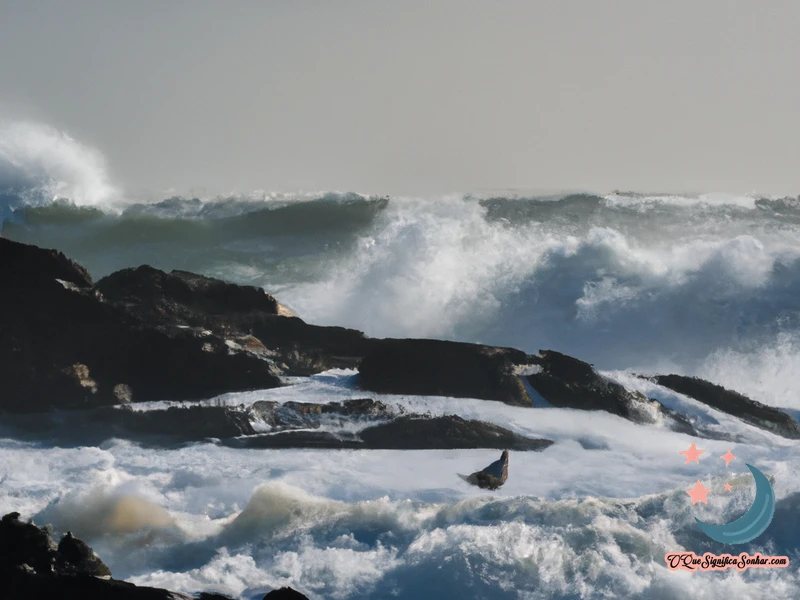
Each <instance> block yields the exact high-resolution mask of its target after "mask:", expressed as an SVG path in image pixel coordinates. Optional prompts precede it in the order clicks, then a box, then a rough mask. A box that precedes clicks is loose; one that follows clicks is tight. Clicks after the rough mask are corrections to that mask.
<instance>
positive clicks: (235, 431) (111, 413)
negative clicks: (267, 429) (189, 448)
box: [91, 405, 255, 441]
mask: <svg viewBox="0 0 800 600" xmlns="http://www.w3.org/2000/svg"><path fill="white" fill-rule="evenodd" d="M91 418H92V420H93V421H95V422H99V423H103V424H104V430H105V431H106V433H107V435H113V436H114V437H129V436H130V434H137V433H138V434H146V435H159V436H173V437H175V438H178V439H181V440H187V441H191V440H202V439H204V438H226V437H235V436H239V435H252V434H254V433H255V430H254V429H253V427H252V425H251V424H250V420H249V419H248V415H247V413H246V412H245V411H243V410H239V409H236V408H228V407H225V406H199V405H195V406H186V407H178V406H172V407H170V408H168V409H166V410H147V411H133V410H124V409H118V408H111V409H104V410H101V411H96V412H95V413H94V414H93V415H92V417H91Z"/></svg>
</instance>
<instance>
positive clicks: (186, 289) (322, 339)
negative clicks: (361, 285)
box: [96, 265, 371, 375]
mask: <svg viewBox="0 0 800 600" xmlns="http://www.w3.org/2000/svg"><path fill="white" fill-rule="evenodd" d="M96 287H97V289H98V290H100V291H101V292H102V294H103V296H104V297H105V298H107V299H108V300H109V301H110V302H114V303H117V304H119V305H121V306H124V307H125V308H126V310H128V311H130V312H132V313H134V314H136V315H138V316H139V317H140V318H142V319H145V320H146V321H147V322H149V323H152V324H159V325H162V326H173V325H181V326H185V327H199V328H204V329H208V330H211V331H212V332H214V333H215V334H216V335H219V336H221V337H224V338H225V339H227V340H230V341H231V342H235V343H236V344H237V345H239V346H241V347H242V349H243V350H245V351H249V352H253V353H256V354H258V355H259V356H262V357H267V358H270V359H271V360H273V361H274V362H275V363H276V364H278V365H280V367H281V368H282V370H283V371H284V372H285V373H286V374H287V375H310V374H313V373H319V372H320V371H325V370H327V369H333V368H355V366H356V365H357V364H358V361H359V360H360V359H361V357H362V356H363V355H364V354H365V353H366V351H367V348H368V347H369V345H370V343H371V340H368V339H367V338H365V337H364V334H363V333H361V332H360V331H355V330H352V329H345V328H343V327H319V326H316V325H309V324H307V323H305V322H304V321H303V320H302V319H299V318H297V317H295V316H287V311H286V309H285V308H284V307H282V306H280V305H279V304H278V302H277V300H275V298H273V297H272V296H270V295H269V294H267V293H265V292H264V291H263V290H262V289H260V288H256V287H252V286H241V285H235V284H232V283H226V282H223V281H220V280H218V279H212V278H210V277H204V276H202V275H196V274H194V273H188V272H186V271H172V272H170V273H165V272H164V271H160V270H158V269H154V268H153V267H150V266H146V265H145V266H141V267H138V268H136V269H125V270H122V271H119V272H117V273H113V274H112V275H109V276H108V277H105V278H103V279H101V280H100V281H99V282H98V283H97V286H96Z"/></svg>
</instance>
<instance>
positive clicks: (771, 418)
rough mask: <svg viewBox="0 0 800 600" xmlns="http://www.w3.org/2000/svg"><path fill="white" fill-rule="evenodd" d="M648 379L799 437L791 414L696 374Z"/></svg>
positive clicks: (736, 414) (799, 429) (787, 435)
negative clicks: (698, 376) (692, 375)
mask: <svg viewBox="0 0 800 600" xmlns="http://www.w3.org/2000/svg"><path fill="white" fill-rule="evenodd" d="M648 379H649V380H650V381H653V382H654V383H657V384H658V385H663V386H664V387H666V388H669V389H671V390H673V391H675V392H678V393H679V394H683V395H684V396H689V397H690V398H694V399H695V400H697V401H698V402H702V403H703V404H706V405H708V406H711V407H713V408H716V409H717V410H721V411H722V412H725V413H728V414H730V415H733V416H735V417H737V418H739V419H741V420H743V421H746V422H747V423H750V424H751V425H755V426H756V427H760V428H761V429H766V430H767V431H771V432H772V433H775V434H777V435H781V436H783V437H787V438H791V439H800V427H798V424H797V422H796V421H795V420H794V419H793V418H792V417H791V416H789V415H788V414H786V413H785V412H783V411H781V410H779V409H777V408H774V407H772V406H767V405H766V404H762V403H761V402H757V401H756V400H751V399H750V398H748V397H747V396H745V395H744V394H740V393H739V392H735V391H733V390H728V389H725V388H724V387H722V386H720V385H716V384H713V383H711V382H709V381H705V380H703V379H699V378H697V377H686V376H683V375H656V376H654V377H648Z"/></svg>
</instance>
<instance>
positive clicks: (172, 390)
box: [0, 238, 280, 412]
mask: <svg viewBox="0 0 800 600" xmlns="http://www.w3.org/2000/svg"><path fill="white" fill-rule="evenodd" d="M90 284H91V280H90V279H89V278H88V275H86V274H85V272H84V271H83V270H82V269H80V268H79V267H78V266H77V265H75V264H74V263H72V262H71V261H69V260H67V259H66V258H64V257H63V256H62V255H60V254H58V253H56V252H54V251H52V250H43V249H40V248H36V247H34V246H26V245H24V244H19V243H16V242H11V241H9V240H6V239H3V238H0V410H7V411H12V412H35V411H41V410H47V409H50V408H89V407H95V406H103V405H108V404H116V403H119V402H120V401H123V402H124V401H131V400H132V401H134V402H140V401H146V400H161V399H171V400H187V399H200V398H208V397H211V396H215V395H218V394H221V393H224V392H230V391H241V390H251V389H263V388H269V387H275V386H278V385H280V379H279V378H278V377H277V376H276V374H275V372H274V370H273V367H272V366H271V365H270V363H269V362H267V361H266V360H263V359H262V358H260V357H258V356H255V355H254V354H252V353H248V352H234V351H232V349H231V348H230V347H229V345H228V344H227V343H226V340H225V339H222V338H221V337H219V336H215V335H213V334H211V333H209V332H203V331H196V330H192V329H181V328H178V327H166V326H165V327H160V328H154V327H153V326H152V324H150V323H148V322H146V321H144V320H142V319H141V318H139V317H138V316H137V315H135V314H133V313H131V312H130V311H127V310H126V309H124V308H123V307H121V306H116V305H112V304H110V303H109V302H106V301H104V299H103V298H102V296H101V295H100V294H99V293H98V292H97V291H96V290H94V289H92V288H90V287H88V286H89V285H90Z"/></svg>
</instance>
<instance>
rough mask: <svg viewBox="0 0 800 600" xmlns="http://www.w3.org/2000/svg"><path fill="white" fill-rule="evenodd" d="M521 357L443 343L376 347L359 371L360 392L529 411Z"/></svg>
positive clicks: (383, 343) (498, 350)
mask: <svg viewBox="0 0 800 600" xmlns="http://www.w3.org/2000/svg"><path fill="white" fill-rule="evenodd" d="M528 362H529V361H528V358H527V356H526V355H525V353H524V352H522V351H520V350H514V349H513V348H496V347H492V346H482V345H480V344H465V343H461V342H447V341H442V340H416V339H386V340H380V341H379V342H376V343H375V345H374V347H373V349H372V350H371V351H370V352H369V353H368V354H367V355H366V356H365V357H364V360H362V361H361V364H360V365H359V366H358V372H359V382H360V386H361V388H362V389H364V390H370V391H374V392H380V393H386V394H415V395H437V396H454V397H460V398H480V399H483V400H498V401H500V402H505V403H506V404H514V405H518V406H530V405H531V398H530V396H528V392H527V391H526V390H525V386H524V385H523V383H522V381H521V380H520V379H519V377H518V375H517V373H518V372H519V370H520V368H521V367H524V365H526V364H528Z"/></svg>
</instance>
